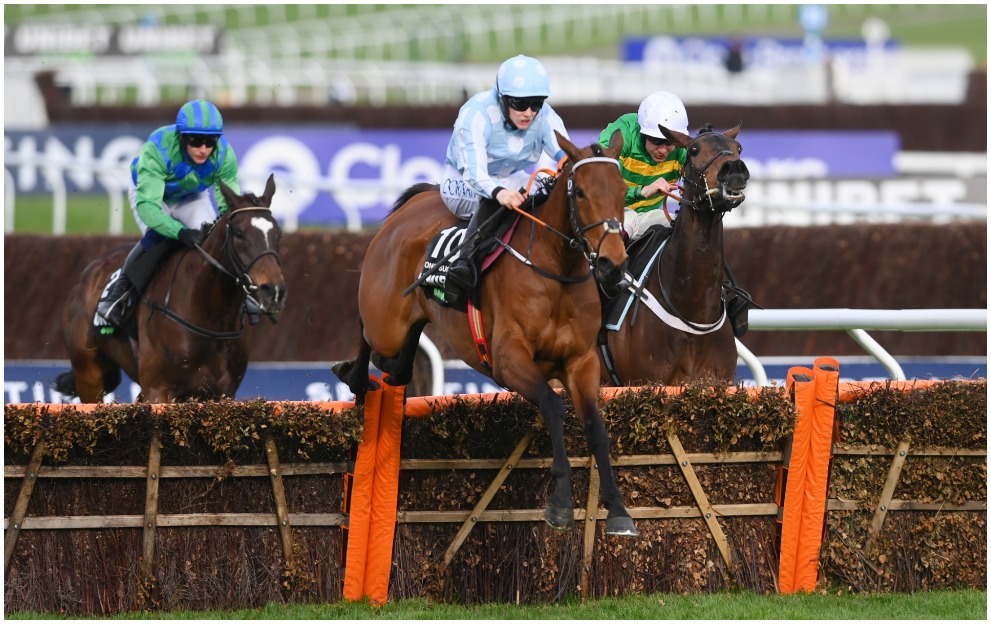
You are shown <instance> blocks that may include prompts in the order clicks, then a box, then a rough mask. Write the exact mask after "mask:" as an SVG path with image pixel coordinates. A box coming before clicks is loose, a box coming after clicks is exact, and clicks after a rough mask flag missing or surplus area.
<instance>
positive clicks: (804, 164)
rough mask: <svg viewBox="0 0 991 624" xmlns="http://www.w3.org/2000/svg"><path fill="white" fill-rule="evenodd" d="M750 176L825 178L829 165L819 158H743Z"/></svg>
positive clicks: (781, 178) (759, 177) (790, 178)
mask: <svg viewBox="0 0 991 624" xmlns="http://www.w3.org/2000/svg"><path fill="white" fill-rule="evenodd" d="M743 161H744V162H745V163H746V164H747V169H748V170H750V176H751V177H752V178H755V179H771V178H774V179H779V180H794V179H796V178H798V179H803V178H825V177H826V176H828V175H829V165H828V164H827V163H826V161H824V160H821V159H819V158H768V159H766V160H757V159H756V158H744V159H743Z"/></svg>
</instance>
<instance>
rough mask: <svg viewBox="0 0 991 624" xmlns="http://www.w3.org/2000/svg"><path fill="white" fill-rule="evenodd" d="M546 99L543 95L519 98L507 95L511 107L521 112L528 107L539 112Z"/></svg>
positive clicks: (507, 101)
mask: <svg viewBox="0 0 991 624" xmlns="http://www.w3.org/2000/svg"><path fill="white" fill-rule="evenodd" d="M545 99H546V98H542V97H530V98H517V97H513V96H511V95H507V96H506V104H508V105H509V108H511V109H513V110H514V111H516V112H519V113H522V112H523V111H525V110H527V109H530V110H532V111H533V112H535V113H539V112H540V109H541V108H543V106H544V100H545Z"/></svg>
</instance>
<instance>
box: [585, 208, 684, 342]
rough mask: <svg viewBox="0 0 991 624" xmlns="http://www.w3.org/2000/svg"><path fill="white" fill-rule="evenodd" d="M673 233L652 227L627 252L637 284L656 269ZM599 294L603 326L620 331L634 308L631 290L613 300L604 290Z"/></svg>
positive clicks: (625, 290)
mask: <svg viewBox="0 0 991 624" xmlns="http://www.w3.org/2000/svg"><path fill="white" fill-rule="evenodd" d="M672 231H673V230H672V229H671V228H670V227H666V226H663V225H654V226H651V227H650V228H649V229H648V230H647V231H646V232H645V233H644V235H643V236H641V237H640V238H638V239H637V240H635V241H633V243H632V244H631V245H630V247H629V249H627V250H626V254H627V255H628V256H629V258H630V264H629V269H628V270H627V272H628V273H629V274H630V275H631V276H633V277H634V278H635V279H636V281H637V283H640V284H642V283H643V281H644V279H646V277H647V274H648V273H650V271H651V269H653V268H654V265H655V264H656V263H657V259H658V258H660V255H661V249H662V248H663V247H664V243H666V242H667V240H668V237H669V236H671V232H672ZM599 293H600V297H601V298H602V321H603V323H602V324H603V326H604V327H605V328H606V329H608V330H610V331H619V328H620V327H622V325H623V320H624V319H625V318H626V315H627V313H629V311H630V308H632V307H633V306H632V304H633V293H632V292H630V289H629V288H627V289H624V290H623V291H622V292H620V293H619V294H618V295H616V296H614V297H611V298H610V297H607V296H606V295H605V294H604V293H602V289H599Z"/></svg>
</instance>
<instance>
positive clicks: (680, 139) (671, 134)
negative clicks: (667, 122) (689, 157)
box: [657, 124, 692, 147]
mask: <svg viewBox="0 0 991 624" xmlns="http://www.w3.org/2000/svg"><path fill="white" fill-rule="evenodd" d="M657 129H658V130H660V131H661V134H663V135H664V136H665V137H666V138H667V140H668V141H671V143H673V144H674V145H675V146H677V147H688V145H689V144H690V143H691V142H692V137H690V136H688V135H687V134H685V133H683V132H678V131H677V130H671V129H670V128H665V127H664V126H662V125H661V124H657Z"/></svg>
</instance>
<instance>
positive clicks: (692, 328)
mask: <svg viewBox="0 0 991 624" xmlns="http://www.w3.org/2000/svg"><path fill="white" fill-rule="evenodd" d="M705 136H723V137H725V136H726V135H724V134H721V133H714V132H712V130H711V129H704V130H700V131H699V134H698V136H696V137H695V138H694V139H693V140H692V142H691V143H689V145H688V153H689V154H691V153H692V147H693V146H694V145H695V143H696V141H699V140H701V139H702V138H703V137H705ZM726 138H729V137H726ZM735 155H736V154H735V153H734V152H733V151H731V150H728V149H723V150H719V151H717V152H716V153H715V154H713V155H712V157H711V158H709V160H708V161H706V163H705V164H704V165H703V166H702V167H695V166H694V164H692V158H691V156H689V158H688V161H687V162H686V167H685V168H684V174H683V175H682V179H683V180H684V184H685V187H686V190H687V189H688V188H691V189H692V191H694V192H693V193H691V194H689V193H687V192H686V193H684V195H683V196H682V199H681V201H680V202H679V204H680V205H681V206H682V207H687V208H690V209H692V210H694V211H695V212H702V211H709V212H713V213H716V214H717V215H718V217H717V218H718V219H722V217H723V216H724V215H725V214H726V213H727V212H729V211H730V210H732V209H733V208H735V207H736V206H739V205H740V203H741V202H742V201H743V196H742V194H741V195H740V199H738V200H737V199H736V198H727V197H726V193H725V188H724V186H725V185H720V186H718V187H716V188H714V189H710V188H709V182H708V180H707V179H706V176H705V172H706V171H707V170H708V169H709V167H711V166H712V165H713V163H715V162H716V160H718V159H719V158H720V157H723V156H731V157H732V156H735ZM737 160H739V159H737ZM740 162H741V165H742V161H740ZM742 166H743V168H744V169H743V172H744V173H745V172H746V166H745V165H742ZM699 180H701V181H699ZM717 194H718V195H719V196H720V199H722V200H723V202H722V205H719V206H717V205H716V203H715V202H714V201H713V197H714V196H716V195H717ZM685 195H689V197H685ZM706 201H707V202H708V205H705V202H706ZM663 257H664V256H663V254H660V255H659V257H658V260H657V267H656V271H657V282H658V287H659V289H660V291H661V297H662V299H663V300H664V304H665V306H667V309H668V310H670V311H671V313H670V315H669V314H667V313H666V310H664V309H663V308H661V307H660V306H657V308H658V309H659V310H660V312H658V311H657V310H655V314H657V316H658V317H659V318H660V319H661V320H662V321H663V322H664V323H666V324H667V325H669V326H671V327H674V328H675V329H679V330H681V331H684V332H687V333H691V334H708V333H712V332H714V331H717V330H719V329H720V328H721V327H722V326H723V323H724V322H725V320H726V299H725V298H721V304H722V305H721V306H720V307H721V308H722V310H721V312H720V314H719V318H718V319H717V320H716V321H714V322H712V323H694V322H692V321H690V320H688V319H687V318H685V317H684V316H683V315H682V314H681V313H680V312H678V309H677V308H675V307H674V304H673V303H672V302H671V298H670V296H669V295H668V292H667V289H665V288H664V281H663V280H662V279H661V260H662V259H663ZM644 286H645V284H644ZM642 288H643V286H641V289H642Z"/></svg>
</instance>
